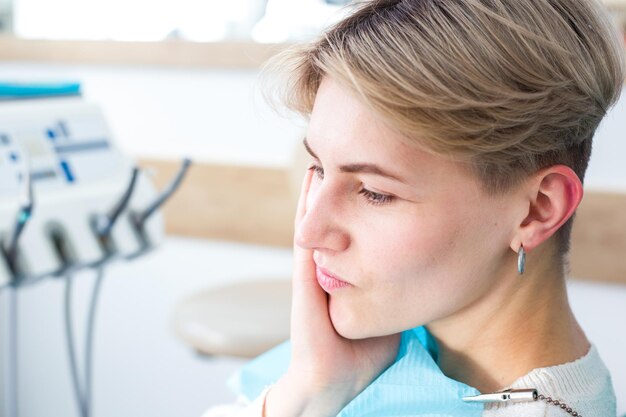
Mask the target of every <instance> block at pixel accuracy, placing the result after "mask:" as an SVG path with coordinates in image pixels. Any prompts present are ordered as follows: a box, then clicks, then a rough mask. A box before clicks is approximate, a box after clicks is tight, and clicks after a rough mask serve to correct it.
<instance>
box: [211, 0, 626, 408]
mask: <svg viewBox="0 0 626 417" xmlns="http://www.w3.org/2000/svg"><path fill="white" fill-rule="evenodd" d="M277 67H279V68H281V70H282V71H285V72H286V75H287V80H286V82H285V83H284V84H283V85H284V86H285V90H284V91H283V92H282V93H283V94H282V96H281V97H282V98H283V100H284V102H285V103H286V104H287V106H288V107H289V108H291V109H294V110H296V111H299V112H301V113H303V114H305V115H309V116H310V123H309V127H308V132H307V135H306V138H305V139H304V141H303V142H304V143H303V145H304V146H305V147H306V149H307V151H308V152H309V153H310V155H311V164H310V167H309V171H308V174H307V175H306V176H305V180H304V183H303V187H302V192H301V196H300V202H299V205H298V211H297V215H296V221H295V227H296V232H295V236H294V252H295V267H294V276H293V307H292V325H291V345H290V350H291V354H290V355H288V353H287V355H288V357H287V359H286V360H287V361H288V366H287V367H286V371H285V372H284V373H283V374H282V375H281V376H280V377H279V378H272V377H271V376H268V387H267V388H266V389H264V390H263V391H262V392H261V393H260V395H258V397H257V398H256V399H254V398H251V400H253V401H252V402H251V403H250V404H249V405H245V406H244V405H240V406H231V407H230V408H224V407H222V408H215V409H213V410H209V412H207V414H206V415H207V416H234V415H249V416H261V415H265V416H267V417H283V416H335V415H338V414H339V415H345V416H348V415H355V416H356V415H372V416H388V415H394V416H396V415H397V416H400V415H404V416H418V415H432V416H435V415H437V416H442V415H446V416H447V415H481V414H482V415H484V416H526V417H532V416H564V415H568V414H569V415H574V416H576V415H579V416H580V415H582V416H585V417H588V416H615V397H614V393H613V389H612V385H611V380H610V375H609V372H608V370H607V369H606V367H605V366H604V364H603V363H602V360H601V359H600V357H599V355H598V352H597V350H596V349H595V347H594V345H593V344H591V343H590V341H589V340H588V339H587V338H586V336H585V333H584V331H583V330H582V329H581V328H580V326H579V325H578V323H577V321H576V319H575V317H574V315H573V314H572V311H571V309H570V306H569V304H568V299H567V291H566V286H565V277H566V275H567V272H568V270H567V254H568V249H569V240H570V230H571V226H572V220H573V216H574V213H575V210H576V208H577V207H578V204H579V203H580V201H581V199H582V196H583V186H582V182H583V177H584V174H585V170H586V168H587V163H588V160H589V156H590V153H591V142H592V137H593V135H594V132H595V130H596V128H597V126H598V124H599V123H600V121H601V119H602V118H603V116H604V115H605V114H606V111H607V109H608V108H610V107H611V106H612V105H613V104H614V103H615V101H616V100H617V98H618V97H619V95H620V92H621V87H622V82H623V80H624V76H625V72H624V71H625V70H624V57H623V46H622V45H621V42H620V39H619V36H618V35H617V33H616V32H615V29H614V28H613V26H612V25H611V23H610V21H609V19H608V17H607V15H606V12H605V11H604V10H603V9H602V8H601V7H600V6H599V5H598V4H596V2H595V1H593V0H455V1H442V0H377V1H367V2H363V3H359V4H358V5H356V6H355V10H354V12H353V13H352V14H351V15H350V16H349V17H347V18H345V19H344V20H343V21H341V22H340V23H338V24H337V25H335V26H334V27H333V28H331V29H330V30H329V31H327V32H326V33H325V34H324V35H323V36H322V37H320V39H319V40H317V41H315V42H313V43H311V44H309V45H304V46H300V47H298V48H295V49H292V50H290V51H288V52H287V53H286V54H283V55H282V56H281V57H280V58H278V59H277V61H275V65H274V66H273V68H277ZM416 329H421V330H419V331H418V332H416ZM420 332H421V333H420ZM415 340H418V342H419V343H417V342H415ZM414 342H415V343H414ZM424 378H427V381H428V383H424V381H425V380H426V379H424ZM444 386H445V387H448V388H450V387H451V390H450V389H447V388H445V389H444ZM394 387H395V388H394ZM446 389H447V391H446ZM506 389H513V391H508V392H507V391H505V392H504V393H503V394H502V393H501V394H497V395H496V396H495V397H494V396H489V395H487V396H484V395H483V396H481V395H480V394H481V393H482V394H490V393H496V392H501V391H503V390H506ZM455 390H456V391H455ZM519 390H522V391H519ZM394 393H401V394H398V395H395V394H394ZM468 394H469V395H468ZM468 397H472V398H468ZM418 398H419V401H417V399H418ZM509 398H510V399H509ZM494 399H495V400H506V401H503V402H498V401H492V400H494ZM516 399H520V401H515V400H516ZM476 401H478V403H476ZM466 404H467V408H463V407H464V406H466ZM476 404H478V407H479V408H476ZM351 407H352V408H351ZM464 410H465V411H464Z"/></svg>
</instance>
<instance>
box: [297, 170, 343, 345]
mask: <svg viewBox="0 0 626 417" xmlns="http://www.w3.org/2000/svg"><path fill="white" fill-rule="evenodd" d="M312 176H313V172H312V171H311V170H308V171H307V174H306V175H305V177H304V181H303V183H302V190H301V193H300V198H299V201H298V208H297V210H296V220H295V234H296V236H297V234H298V233H299V228H300V224H301V222H302V221H303V219H305V217H306V214H307V211H306V203H307V200H308V193H309V190H310V185H311V181H312ZM296 241H297V239H294V245H293V248H294V268H293V282H292V286H293V287H292V308H291V339H292V344H293V345H294V351H295V348H296V347H297V346H306V347H307V349H310V348H314V347H315V346H316V345H318V344H321V343H324V340H326V339H327V337H328V336H331V335H332V336H334V335H335V330H334V328H333V327H332V323H331V321H330V317H329V316H328V297H327V294H326V292H324V290H323V289H322V287H320V285H319V283H318V282H317V275H316V272H315V269H316V268H315V262H314V261H313V250H311V249H308V248H304V247H302V246H300V245H298V244H297V243H296ZM325 335H326V337H324V336H325Z"/></svg>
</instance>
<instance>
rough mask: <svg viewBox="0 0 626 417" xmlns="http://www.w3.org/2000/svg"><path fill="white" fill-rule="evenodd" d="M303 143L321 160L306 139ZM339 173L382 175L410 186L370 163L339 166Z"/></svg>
mask: <svg viewBox="0 0 626 417" xmlns="http://www.w3.org/2000/svg"><path fill="white" fill-rule="evenodd" d="M302 143H303V144H304V148H305V149H306V151H307V152H308V153H309V154H310V155H311V156H312V157H313V158H315V159H317V160H318V161H319V160H320V159H319V158H318V156H317V155H316V154H315V152H313V149H311V146H310V145H309V142H308V141H307V140H306V138H304V140H303V141H302ZM339 171H341V172H346V173H351V174H354V173H364V174H374V175H380V176H381V177H386V178H389V179H392V180H395V181H399V182H401V183H404V184H407V185H408V184H409V183H408V182H407V181H406V180H404V179H402V178H400V177H398V176H397V175H394V174H392V173H390V172H387V171H385V170H384V169H382V168H381V167H379V166H378V165H375V164H369V163H355V164H347V165H340V166H339Z"/></svg>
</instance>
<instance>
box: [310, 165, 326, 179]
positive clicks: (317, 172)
mask: <svg viewBox="0 0 626 417" xmlns="http://www.w3.org/2000/svg"><path fill="white" fill-rule="evenodd" d="M309 169H310V170H312V171H313V172H315V175H317V177H318V178H319V179H320V180H323V179H324V168H322V167H321V166H319V165H311V166H310V167H309Z"/></svg>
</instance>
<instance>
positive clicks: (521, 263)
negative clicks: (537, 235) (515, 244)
mask: <svg viewBox="0 0 626 417" xmlns="http://www.w3.org/2000/svg"><path fill="white" fill-rule="evenodd" d="M525 267H526V252H524V245H520V247H519V251H518V252H517V273H518V274H520V275H522V274H523V273H524V268H525Z"/></svg>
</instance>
